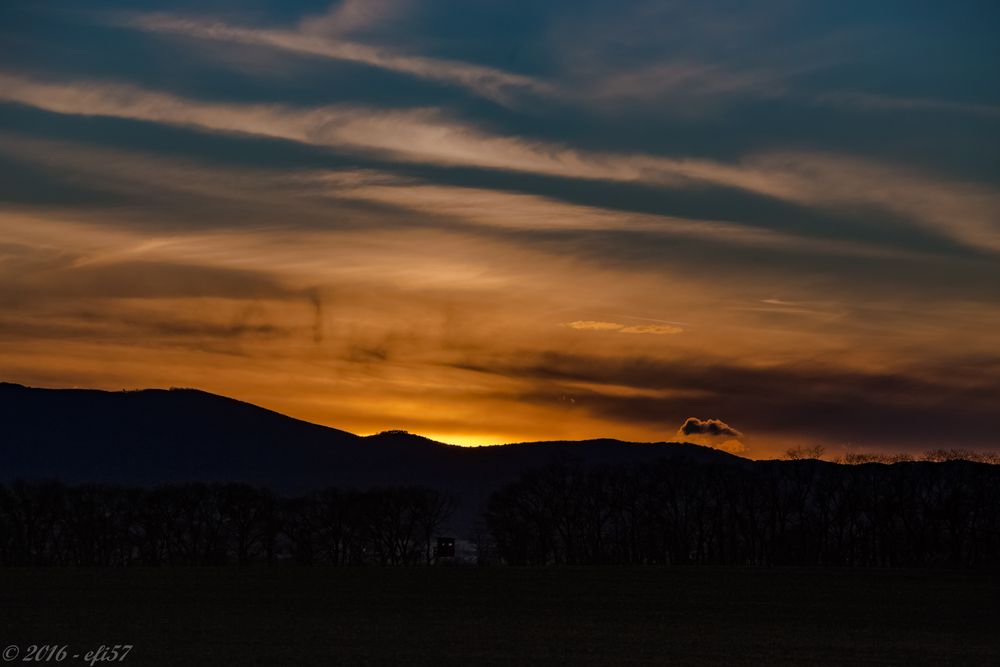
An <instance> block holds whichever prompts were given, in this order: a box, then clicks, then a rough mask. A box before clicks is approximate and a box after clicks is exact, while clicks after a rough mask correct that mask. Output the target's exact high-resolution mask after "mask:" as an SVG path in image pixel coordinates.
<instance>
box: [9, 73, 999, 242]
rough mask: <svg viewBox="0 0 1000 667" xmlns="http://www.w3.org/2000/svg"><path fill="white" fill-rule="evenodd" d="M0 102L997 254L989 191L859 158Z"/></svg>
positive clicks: (428, 117) (203, 105)
mask: <svg viewBox="0 0 1000 667" xmlns="http://www.w3.org/2000/svg"><path fill="white" fill-rule="evenodd" d="M0 100H7V101H11V102H18V103H22V104H28V105H31V106H35V107H38V108H41V109H46V110H49V111H55V112H58V113H68V114H83V115H100V116H109V117H116V118H130V119H136V120H145V121H152V122H160V123H169V124H174V125H182V126H183V125H187V126H195V127H199V128H203V129H207V130H211V131H217V132H228V133H240V134H251V135H256V136H264V137H274V138H281V139H287V140H291V141H296V142H301V143H306V144H313V145H320V146H328V147H332V148H337V149H339V150H345V151H348V152H355V153H361V154H369V155H375V156H378V157H382V158H386V159H392V160H398V161H402V162H415V163H423V164H434V165H443V166H465V167H474V168H481V169H494V170H503V171H513V172H522V173H528V174H534V175H540V176H558V177H562V178H573V179H583V180H600V181H610V182H634V183H642V184H646V185H651V186H659V187H668V188H685V189H697V188H704V187H706V186H711V187H719V188H729V189H736V190H742V191H746V192H750V193H753V194H756V195H761V196H765V197H769V198H773V199H778V200H783V201H787V202H792V203H795V204H799V205H806V206H814V207H822V208H831V209H848V210H849V209H851V208H858V207H868V208H871V209H875V210H882V211H887V212H890V213H893V214H895V215H899V216H902V217H904V218H906V219H909V220H910V221H912V222H914V223H916V224H918V225H920V226H922V227H926V228H928V229H931V230H933V231H936V232H938V233H943V234H945V235H947V236H948V237H950V238H952V239H955V240H957V241H959V242H961V243H963V244H967V245H969V246H972V247H977V248H982V249H985V250H988V251H993V252H996V251H1000V221H998V219H997V217H996V215H995V212H996V211H997V210H1000V192H998V191H997V190H996V189H994V188H990V187H987V186H983V185H979V184H975V183H961V182H958V183H953V182H948V181H943V180H941V179H937V178H933V177H930V176H927V175H924V174H922V173H919V172H916V171H914V170H911V169H908V168H904V167H899V166H894V165H886V164H881V163H878V162H873V161H869V160H862V159H858V158H851V157H843V156H836V155H825V154H814V153H796V152H789V153H764V154H760V155H755V156H750V157H748V158H746V159H744V160H742V161H740V162H737V163H728V164H727V163H722V162H717V161H712V160H704V159H688V158H667V157H660V156H652V155H644V154H631V155H629V154H616V153H603V152H592V151H581V150H575V149H572V148H567V147H565V146H561V145H558V144H551V143H546V142H542V141H535V140H529V139H524V138H520V137H515V136H501V135H495V134H491V133H489V132H485V131H482V130H480V129H478V128H476V127H474V126H471V125H469V124H466V123H462V122H460V121H456V120H453V119H450V118H448V117H447V116H445V115H444V114H442V113H441V112H440V111H437V110H428V109H421V110H406V111H382V110H377V109H365V108H359V107H352V106H325V107H316V108H296V107H288V106H283V105H274V104H236V103H224V102H204V101H198V100H192V99H186V98H182V97H177V96H174V95H170V94H166V93H160V92H154V91H149V90H145V89H142V88H139V87H135V86H129V85H119V84H104V83H83V82H79V83H44V82H38V81H33V80H30V79H25V78H22V77H19V76H13V75H9V74H0Z"/></svg>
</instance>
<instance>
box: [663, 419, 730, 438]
mask: <svg viewBox="0 0 1000 667" xmlns="http://www.w3.org/2000/svg"><path fill="white" fill-rule="evenodd" d="M679 432H680V433H683V434H684V435H709V436H712V437H715V436H727V437H731V438H740V437H742V436H743V434H742V433H740V432H739V431H737V430H736V429H735V428H733V427H732V426H730V425H729V424H727V423H725V422H724V421H721V420H719V419H698V418H697V417H688V418H687V419H686V420H685V421H684V424H683V425H682V426H681V428H680V431H679Z"/></svg>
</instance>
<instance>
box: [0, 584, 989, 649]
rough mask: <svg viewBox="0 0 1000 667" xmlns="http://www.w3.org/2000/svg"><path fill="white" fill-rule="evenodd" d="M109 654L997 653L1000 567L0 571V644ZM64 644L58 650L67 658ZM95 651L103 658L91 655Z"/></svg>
mask: <svg viewBox="0 0 1000 667" xmlns="http://www.w3.org/2000/svg"><path fill="white" fill-rule="evenodd" d="M30 643H39V644H40V643H46V644H53V643H58V644H60V645H62V644H69V645H70V649H69V654H70V655H71V656H72V654H73V653H77V652H78V653H81V654H83V653H84V652H85V651H87V650H91V649H94V648H97V647H98V646H99V645H101V644H107V645H110V644H134V645H135V648H134V649H133V650H132V653H131V654H130V655H129V656H128V657H127V658H126V660H125V661H124V663H122V664H132V665H213V664H218V665H289V666H296V667H298V666H302V665H338V664H357V663H386V662H388V663H399V664H432V663H433V664H469V665H484V664H497V665H499V664H511V663H520V664H530V663H538V662H547V663H553V662H558V663H563V664H569V665H574V664H626V663H649V664H672V665H692V664H733V665H761V664H767V665H773V664H789V665H812V664H827V665H861V664H865V665H867V664H870V665H886V664H898V665H914V664H919V665H975V664H982V665H986V664H993V665H996V664H1000V576H997V575H995V574H983V573H975V574H969V573H945V572H916V571H849V570H749V571H738V570H719V569H690V570H684V569H655V568H648V569H639V568H633V569H627V568H606V569H600V568H582V569H576V568H559V569H516V568H499V567H498V568H468V569H466V568H394V569H378V568H357V569H355V568H340V569H332V568H331V569H324V568H315V569H307V568H287V569H286V568H274V569H238V568H222V569H166V568H165V569H121V570H96V569H95V570H88V569H81V570H74V569H69V568H60V569H47V570H45V569H30V570H29V569H6V570H0V644H2V646H3V647H5V646H8V645H10V644H15V645H19V646H20V648H21V655H22V657H23V655H24V651H25V648H26V645H27V644H30ZM0 648H2V647H0ZM81 663H82V660H76V661H74V660H73V659H72V658H71V657H70V658H68V659H67V660H65V661H64V663H63V664H81ZM105 664H110V663H105Z"/></svg>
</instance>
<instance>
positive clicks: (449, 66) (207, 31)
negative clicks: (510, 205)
mask: <svg viewBox="0 0 1000 667" xmlns="http://www.w3.org/2000/svg"><path fill="white" fill-rule="evenodd" d="M366 4H367V3H366ZM383 5H384V3H382V5H380V6H383ZM381 15H382V14H381V12H380V11H373V12H371V13H369V12H368V11H366V10H365V9H364V8H362V7H361V5H360V4H359V3H355V2H349V3H343V4H342V5H341V6H339V7H338V8H337V9H336V10H335V11H334V12H332V13H331V14H328V15H327V16H326V17H324V18H320V19H317V20H315V21H306V22H305V23H304V24H303V28H302V29H299V30H274V29H258V28H241V27H236V26H230V25H227V24H224V23H219V22H204V21H197V20H192V19H184V18H177V17H172V16H169V15H163V14H145V15H137V16H132V17H130V18H127V19H125V20H124V21H122V23H123V24H124V25H126V26H129V27H133V28H138V29H140V30H144V31H148V32H156V33H165V34H177V35H183V36H186V37H192V38H196V39H204V40H212V41H220V42H231V43H236V44H245V45H252V46H263V47H267V48H271V49H280V50H283V51H288V52H291V53H298V54H302V55H309V56H315V57H320V58H327V59H330V60H337V61H341V62H351V63H358V64H362V65H367V66H369V67H377V68H379V69H383V70H387V71H391V72H396V73H399V74H405V75H409V76H413V77H416V78H419V79H424V80H427V81H433V82H436V83H442V84H447V85H453V86H458V87H461V88H464V89H466V90H468V91H470V92H472V93H474V94H476V95H479V96H482V97H485V98H487V99H490V100H493V101H496V102H500V103H503V104H509V103H511V102H512V101H513V100H514V99H515V98H516V96H517V95H518V94H521V93H534V94H540V93H546V92H548V91H549V90H550V86H549V85H548V84H546V83H544V82H542V81H540V80H538V79H535V78H533V77H530V76H526V75H522V74H514V73H511V72H505V71H503V70H499V69H496V68H493V67H487V66H484V65H476V64H473V63H467V62H460V61H454V60H447V59H442V58H430V57H423V56H414V55H404V54H400V53H396V52H395V51H393V50H391V49H388V48H385V47H376V46H370V45H368V44H363V43H359V42H353V41H348V40H345V39H343V38H341V37H338V36H337V35H339V34H341V33H344V32H351V31H352V30H356V29H358V28H361V27H364V26H367V25H369V24H370V22H371V21H372V20H374V19H376V18H377V17H379V16H381Z"/></svg>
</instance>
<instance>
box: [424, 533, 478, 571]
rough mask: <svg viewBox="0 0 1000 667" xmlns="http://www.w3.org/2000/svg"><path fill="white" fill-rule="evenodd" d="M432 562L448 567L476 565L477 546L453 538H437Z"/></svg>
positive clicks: (473, 543)
mask: <svg viewBox="0 0 1000 667" xmlns="http://www.w3.org/2000/svg"><path fill="white" fill-rule="evenodd" d="M434 562H435V563H440V564H448V565H477V564H478V563H479V545H477V544H476V543H475V542H470V541H468V540H461V539H456V538H454V537H439V538H437V543H436V544H435V546H434Z"/></svg>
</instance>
